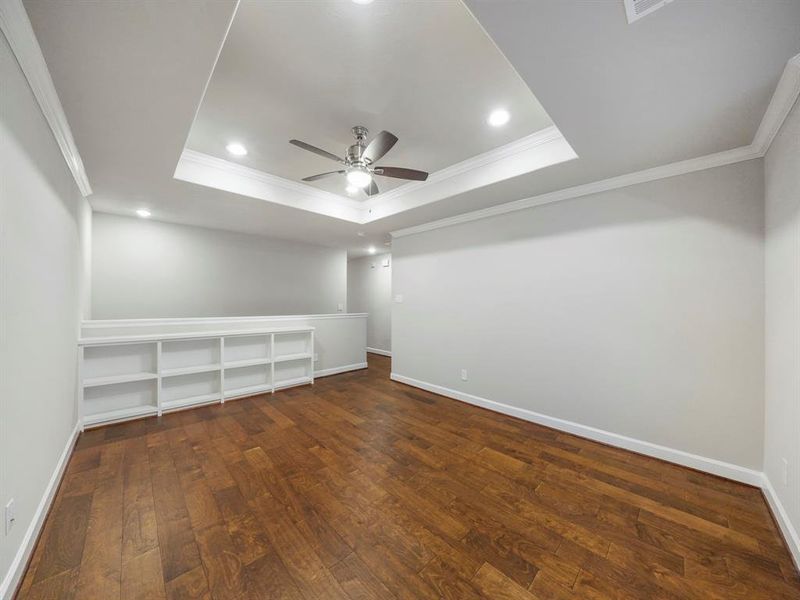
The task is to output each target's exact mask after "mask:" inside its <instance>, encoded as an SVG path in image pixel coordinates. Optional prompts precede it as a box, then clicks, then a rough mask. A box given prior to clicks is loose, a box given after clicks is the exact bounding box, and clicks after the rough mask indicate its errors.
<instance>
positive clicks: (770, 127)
mask: <svg viewBox="0 0 800 600" xmlns="http://www.w3.org/2000/svg"><path fill="white" fill-rule="evenodd" d="M798 96H800V54H798V55H796V56H793V57H792V58H790V59H789V60H788V61H787V63H786V66H785V67H784V70H783V74H782V75H781V78H780V81H779V82H778V85H777V87H776V88H775V93H774V94H773V95H772V99H771V100H770V103H769V106H767V110H766V111H765V112H764V117H763V118H762V119H761V124H760V125H759V127H758V131H756V134H755V136H754V137H753V141H752V143H750V144H749V145H747V146H741V147H739V148H733V149H732V150H725V151H724V152H717V153H715V154H707V155H705V156H698V157H696V158H690V159H688V160H682V161H679V162H674V163H670V164H667V165H661V166H658V167H653V168H651V169H645V170H643V171H635V172H633V173H627V174H625V175H619V176H616V177H611V178H609V179H603V180H600V181H594V182H592V183H587V184H583V185H577V186H573V187H569V188H564V189H561V190H556V191H553V192H548V193H546V194H539V195H538V196H531V197H529V198H523V199H522V200H515V201H513V202H506V203H504V204H499V205H497V206H490V207H488V208H483V209H480V210H475V211H472V212H468V213H464V214H461V215H455V216H453V217H447V218H445V219H439V220H437V221H431V222H429V223H422V224H421V225H416V226H414V227H406V228H404V229H398V230H396V231H392V232H391V235H392V237H403V236H406V235H413V234H416V233H422V232H424V231H432V230H434V229H441V228H442V227H450V226H452V225H458V224H460V223H469V222H470V221H477V220H479V219H486V218H488V217H494V216H498V215H503V214H507V213H510V212H515V211H518V210H524V209H526V208H533V207H534V206H541V205H543V204H550V203H551V202H561V201H562V200H571V199H573V198H580V197H582V196H588V195H590V194H596V193H598V192H606V191H609V190H615V189H619V188H623V187H628V186H631V185H636V184H639V183H646V182H648V181H656V180H659V179H666V178H667V177H675V176H677V175H684V174H686V173H694V172H695V171H702V170H705V169H713V168H716V167H722V166H725V165H730V164H734V163H738V162H742V161H746V160H753V159H756V158H763V156H764V155H765V154H766V153H767V151H768V150H769V146H770V144H771V143H772V140H773V139H774V138H775V135H776V134H777V133H778V131H779V130H780V128H781V126H782V125H783V122H784V120H786V117H787V116H788V115H789V111H791V109H792V107H793V106H794V103H795V102H796V101H797V98H798Z"/></svg>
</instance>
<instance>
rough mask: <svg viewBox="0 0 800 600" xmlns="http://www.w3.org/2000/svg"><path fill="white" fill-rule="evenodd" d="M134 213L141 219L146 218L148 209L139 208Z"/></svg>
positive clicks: (148, 212)
mask: <svg viewBox="0 0 800 600" xmlns="http://www.w3.org/2000/svg"><path fill="white" fill-rule="evenodd" d="M136 214H137V215H139V216H140V217H142V218H143V219H146V218H147V217H149V216H150V211H149V210H147V209H146V208H140V209H139V210H137V211H136Z"/></svg>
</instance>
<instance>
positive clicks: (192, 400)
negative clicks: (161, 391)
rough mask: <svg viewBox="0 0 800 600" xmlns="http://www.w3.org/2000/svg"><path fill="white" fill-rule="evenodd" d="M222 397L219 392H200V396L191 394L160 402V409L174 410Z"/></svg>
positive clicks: (217, 399) (206, 402)
mask: <svg viewBox="0 0 800 600" xmlns="http://www.w3.org/2000/svg"><path fill="white" fill-rule="evenodd" d="M221 399H222V395H221V394H220V393H219V392H215V393H213V394H202V395H200V396H191V397H189V398H180V399H178V400H169V401H166V402H162V403H161V409H162V410H174V409H176V408H184V407H187V406H194V405H196V404H208V403H210V402H218V401H219V400H221Z"/></svg>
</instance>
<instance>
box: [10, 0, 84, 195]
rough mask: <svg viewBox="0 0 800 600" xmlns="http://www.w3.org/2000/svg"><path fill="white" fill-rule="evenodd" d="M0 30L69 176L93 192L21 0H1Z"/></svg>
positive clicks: (82, 189)
mask: <svg viewBox="0 0 800 600" xmlns="http://www.w3.org/2000/svg"><path fill="white" fill-rule="evenodd" d="M0 31H2V32H3V34H4V35H5V36H6V39H7V40H8V45H9V46H10V47H11V51H12V52H13V53H14V56H15V57H16V58H17V62H18V63H19V66H20V68H21V69H22V72H23V73H24V74H25V78H26V79H27V80H28V85H30V87H31V91H32V92H33V95H34V97H35V98H36V101H37V102H38V103H39V107H40V108H41V110H42V114H44V118H45V119H46V120H47V123H48V125H50V129H51V130H52V132H53V136H54V137H55V139H56V143H58V147H59V148H60V149H61V154H63V155H64V160H65V161H66V162H67V166H68V167H69V170H70V171H71V172H72V177H73V178H74V179H75V183H76V184H77V185H78V189H79V190H80V192H81V194H83V195H84V196H89V195H90V194H91V193H92V187H91V186H90V185H89V178H88V177H87V176H86V170H85V169H84V167H83V160H82V159H81V155H80V153H79V152H78V147H77V146H76V145H75V140H74V139H73V137H72V130H71V129H70V128H69V123H68V122H67V116H66V115H65V114H64V108H63V107H62V106H61V101H60V100H59V99H58V93H57V92H56V88H55V85H53V79H52V77H50V71H49V70H48V68H47V63H46V62H45V60H44V55H43V54H42V49H41V48H40V47H39V42H38V41H37V39H36V35H35V34H34V32H33V27H32V26H31V22H30V20H29V19H28V13H26V12H25V7H24V6H23V5H22V0H3V1H2V2H0Z"/></svg>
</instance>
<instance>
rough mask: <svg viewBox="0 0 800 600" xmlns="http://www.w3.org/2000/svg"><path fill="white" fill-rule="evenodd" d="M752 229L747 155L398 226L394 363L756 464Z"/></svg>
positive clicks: (508, 399) (759, 173) (759, 302)
mask: <svg viewBox="0 0 800 600" xmlns="http://www.w3.org/2000/svg"><path fill="white" fill-rule="evenodd" d="M763 225H764V223H763V164H762V161H760V160H756V161H749V162H745V163H740V164H736V165H730V166H726V167H720V168H717V169H712V170H706V171H701V172H698V173H693V174H688V175H683V176H679V177H673V178H669V179H664V180H661V181H654V182H649V183H645V184H640V185H636V186H631V187H627V188H624V189H619V190H614V191H609V192H604V193H599V194H595V195H592V196H588V197H585V198H579V199H575V200H569V201H565V202H559V203H554V204H549V205H545V206H541V207H537V208H532V209H528V210H524V211H518V212H513V213H510V214H507V215H502V216H498V217H493V218H489V219H483V220H479V221H473V222H471V223H465V224H462V225H457V226H452V227H447V228H443V229H437V230H433V231H429V232H425V233H420V234H416V235H411V236H407V237H400V238H396V239H395V240H394V241H393V244H392V255H393V258H394V265H393V269H394V274H393V282H392V293H393V294H394V295H398V294H400V295H402V296H403V298H404V301H403V303H402V304H398V303H393V304H392V351H393V355H392V362H393V369H392V370H393V371H394V372H395V373H398V374H400V375H402V376H406V377H410V378H414V379H417V380H420V381H423V382H427V383H431V384H435V385H439V386H444V387H446V388H450V389H452V390H457V391H460V392H464V393H468V394H473V395H476V396H479V397H482V398H486V399H489V400H493V401H496V402H502V403H505V404H508V405H511V406H514V407H518V408H523V409H527V410H531V411H535V412H537V413H541V414H544V415H547V416H550V417H556V418H560V419H566V420H568V421H572V422H575V423H579V424H582V425H588V426H591V427H595V428H599V429H602V430H605V431H609V432H613V433H616V434H622V435H625V436H629V437H631V438H636V439H639V440H644V441H647V442H651V443H655V444H660V445H663V446H667V447H670V448H674V449H679V450H683V451H686V452H690V453H695V454H698V455H700V456H703V457H710V458H716V459H719V460H722V461H727V462H730V463H733V464H736V465H740V466H743V467H747V468H752V469H757V470H760V469H761V465H762V451H763V448H762V444H763V411H764V402H763V396H764V387H763V386H764V375H763V365H764V349H763V348H764V341H763V335H764V325H763V314H764V312H763V311H764V292H763V289H764V252H763V242H762V240H763ZM461 369H467V370H468V381H466V382H465V381H461V378H460V371H461Z"/></svg>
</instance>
